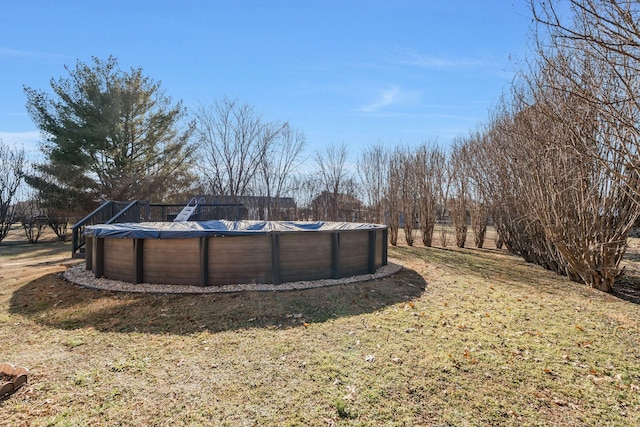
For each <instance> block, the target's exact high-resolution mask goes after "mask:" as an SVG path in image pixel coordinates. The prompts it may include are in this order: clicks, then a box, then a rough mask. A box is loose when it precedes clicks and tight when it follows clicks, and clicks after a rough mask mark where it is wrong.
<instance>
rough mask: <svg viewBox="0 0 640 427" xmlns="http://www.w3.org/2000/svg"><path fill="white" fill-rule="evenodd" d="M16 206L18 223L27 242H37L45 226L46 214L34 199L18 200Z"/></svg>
mask: <svg viewBox="0 0 640 427" xmlns="http://www.w3.org/2000/svg"><path fill="white" fill-rule="evenodd" d="M17 206H18V208H17V210H18V216H19V217H20V224H21V225H22V229H23V230H24V233H25V235H26V236H27V240H28V241H29V243H37V242H38V240H39V239H40V236H42V233H43V231H44V230H45V229H46V228H47V216H46V215H45V213H44V211H43V210H42V208H41V207H40V204H39V203H38V202H37V201H36V200H33V199H32V200H29V201H26V202H20V203H19V204H18V205H17Z"/></svg>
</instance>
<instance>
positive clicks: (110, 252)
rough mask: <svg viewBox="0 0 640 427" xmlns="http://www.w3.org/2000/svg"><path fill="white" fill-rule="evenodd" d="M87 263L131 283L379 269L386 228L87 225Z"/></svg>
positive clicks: (272, 279)
mask: <svg viewBox="0 0 640 427" xmlns="http://www.w3.org/2000/svg"><path fill="white" fill-rule="evenodd" d="M85 238H86V245H87V246H86V269H87V270H91V271H92V272H93V274H95V276H96V277H106V278H108V279H113V280H121V281H125V282H129V283H157V284H168V285H171V284H175V285H199V286H216V285H228V284H241V283H271V284H275V285H277V284H280V283H284V282H294V281H303V280H319V279H339V278H343V277H348V276H355V275H360V274H369V273H375V271H376V270H377V269H378V268H380V267H381V266H383V265H386V264H387V227H386V226H384V225H378V224H362V223H345V222H284V221H277V222H276V221H225V220H216V221H202V222H193V221H188V222H144V223H125V224H101V225H91V226H88V227H87V229H86V231H85Z"/></svg>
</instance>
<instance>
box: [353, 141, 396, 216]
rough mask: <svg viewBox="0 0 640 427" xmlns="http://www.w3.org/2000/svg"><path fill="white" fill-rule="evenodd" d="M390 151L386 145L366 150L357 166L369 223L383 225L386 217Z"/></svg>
mask: <svg viewBox="0 0 640 427" xmlns="http://www.w3.org/2000/svg"><path fill="white" fill-rule="evenodd" d="M388 166H389V151H388V149H387V148H385V146H384V145H381V144H379V145H374V146H373V147H371V148H369V149H367V150H365V151H364V152H363V153H362V154H361V156H360V159H359V162H358V164H357V169H358V177H359V178H360V188H361V189H362V194H363V195H364V201H365V203H366V205H367V212H368V217H367V221H370V222H374V223H378V224H382V223H383V222H384V217H385V207H386V204H385V203H384V201H385V200H384V194H385V185H386V183H387V178H388V171H387V169H388Z"/></svg>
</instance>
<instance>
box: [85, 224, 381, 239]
mask: <svg viewBox="0 0 640 427" xmlns="http://www.w3.org/2000/svg"><path fill="white" fill-rule="evenodd" d="M385 228H387V227H386V226H385V225H380V224H368V223H354V222H324V221H313V222H309V221H227V220H224V219H221V220H213V221H184V222H140V223H134V222H130V223H121V224H97V225H90V226H87V228H86V230H85V232H84V234H85V235H86V236H92V237H98V238H120V239H183V238H190V237H203V236H240V235H250V234H266V233H272V232H293V231H302V232H313V231H316V232H318V231H333V230H376V229H385Z"/></svg>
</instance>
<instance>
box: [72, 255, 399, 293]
mask: <svg viewBox="0 0 640 427" xmlns="http://www.w3.org/2000/svg"><path fill="white" fill-rule="evenodd" d="M401 269H402V264H400V263H396V262H389V263H388V264H387V265H384V266H382V267H380V268H379V269H378V270H376V272H375V273H373V274H363V275H360V276H350V277H344V278H342V279H322V280H309V281H300V282H288V283H281V284H279V285H272V284H270V283H239V284H234V285H213V286H194V285H160V284H153V283H138V284H133V283H128V282H121V281H119V280H111V279H106V278H104V277H102V278H96V277H95V276H94V274H93V272H92V271H91V270H86V268H85V265H84V263H82V264H79V265H76V266H75V267H71V268H70V269H68V270H67V271H65V272H64V274H63V276H64V278H65V279H67V280H68V281H70V282H73V283H76V284H78V285H81V286H84V287H87V288H94V289H103V290H108V291H119V292H142V293H163V294H209V293H221V292H242V291H290V290H298V289H311V288H321V287H325V286H335V285H344V284H347V283H355V282H365V281H369V280H375V279H380V278H383V277H387V276H391V275H393V274H396V273H397V272H399V271H400V270H401Z"/></svg>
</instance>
